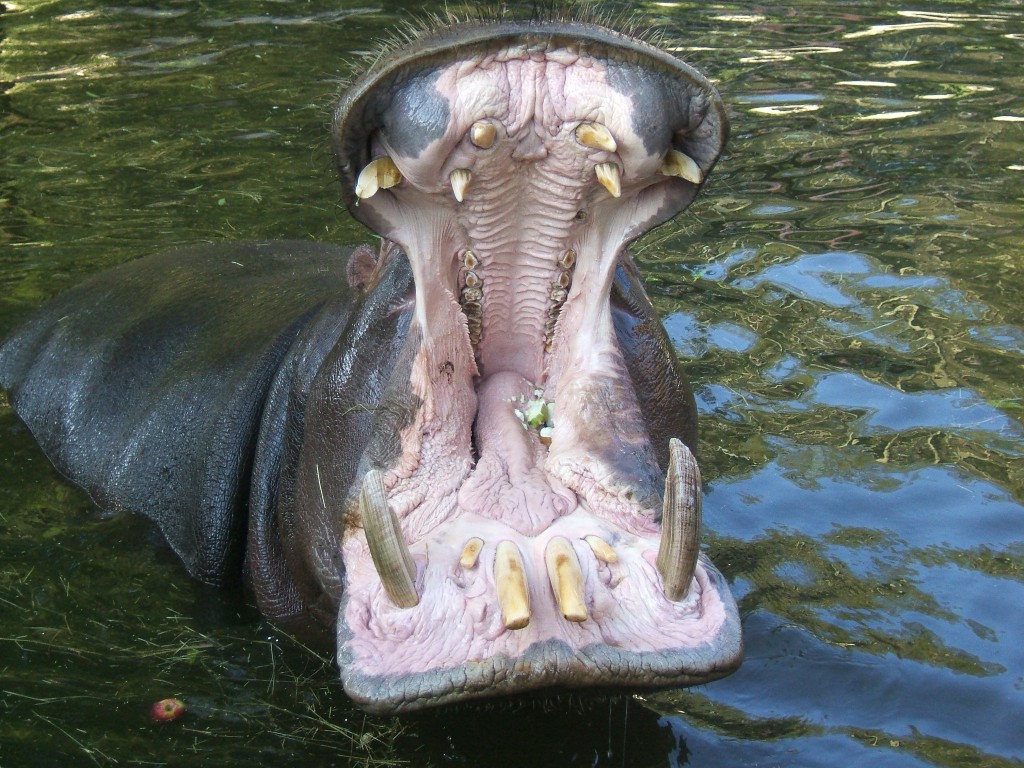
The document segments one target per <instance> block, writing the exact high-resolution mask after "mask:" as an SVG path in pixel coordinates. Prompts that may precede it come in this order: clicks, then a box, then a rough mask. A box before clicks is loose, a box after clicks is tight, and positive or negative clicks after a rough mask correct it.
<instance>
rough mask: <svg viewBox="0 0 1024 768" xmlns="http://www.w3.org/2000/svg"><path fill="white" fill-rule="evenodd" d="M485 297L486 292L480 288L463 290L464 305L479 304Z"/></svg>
mask: <svg viewBox="0 0 1024 768" xmlns="http://www.w3.org/2000/svg"><path fill="white" fill-rule="evenodd" d="M483 297H484V292H483V291H481V290H480V289H479V288H470V287H466V288H463V289H462V301H463V304H465V303H466V302H469V301H472V302H479V301H480V299H482V298H483Z"/></svg>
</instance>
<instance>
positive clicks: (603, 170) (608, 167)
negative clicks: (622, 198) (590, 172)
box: [594, 163, 622, 197]
mask: <svg viewBox="0 0 1024 768" xmlns="http://www.w3.org/2000/svg"><path fill="white" fill-rule="evenodd" d="M594 172H595V173H596V174H597V180H598V181H599V182H601V186H602V187H604V188H605V189H607V190H608V192H609V193H610V194H611V196H612V197H618V196H619V195H621V194H622V182H621V180H620V178H619V166H617V165H616V164H615V163H598V164H597V165H595V166H594Z"/></svg>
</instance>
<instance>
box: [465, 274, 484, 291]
mask: <svg viewBox="0 0 1024 768" xmlns="http://www.w3.org/2000/svg"><path fill="white" fill-rule="evenodd" d="M480 282H481V281H480V277H479V276H478V275H477V273H476V272H473V271H472V270H471V271H469V272H467V273H466V285H468V286H469V287H470V288H479V287H480Z"/></svg>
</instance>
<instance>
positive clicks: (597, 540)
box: [583, 535, 619, 563]
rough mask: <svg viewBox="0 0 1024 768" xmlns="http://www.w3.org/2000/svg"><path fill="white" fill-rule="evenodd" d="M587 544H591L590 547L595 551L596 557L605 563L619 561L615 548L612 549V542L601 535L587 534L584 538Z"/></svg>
mask: <svg viewBox="0 0 1024 768" xmlns="http://www.w3.org/2000/svg"><path fill="white" fill-rule="evenodd" d="M583 540H584V541H585V542H587V544H589V545H590V549H591V550H592V551H593V552H594V557H596V558H597V559H598V560H600V561H601V562H603V563H617V562H619V556H618V555H617V554H615V550H614V549H612V546H611V544H609V543H608V542H607V541H605V540H604V539H602V538H601V537H600V536H594V535H590V536H585V537H584V538H583Z"/></svg>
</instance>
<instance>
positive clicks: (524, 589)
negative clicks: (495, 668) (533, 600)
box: [494, 539, 530, 629]
mask: <svg viewBox="0 0 1024 768" xmlns="http://www.w3.org/2000/svg"><path fill="white" fill-rule="evenodd" d="M494 583H495V585H496V586H497V588H498V606H499V607H500V608H501V620H502V622H504V624H505V627H506V628H507V629H522V628H523V627H525V626H526V625H527V624H529V623H530V589H529V587H528V586H527V584H526V568H525V567H524V565H523V556H522V555H521V554H520V553H519V547H517V546H516V545H515V544H514V543H513V542H511V541H508V540H507V539H506V540H505V541H502V542H500V543H499V544H498V549H497V551H496V552H495V555H494Z"/></svg>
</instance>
